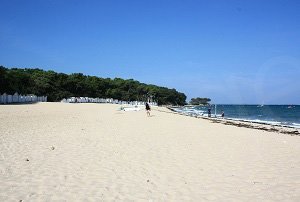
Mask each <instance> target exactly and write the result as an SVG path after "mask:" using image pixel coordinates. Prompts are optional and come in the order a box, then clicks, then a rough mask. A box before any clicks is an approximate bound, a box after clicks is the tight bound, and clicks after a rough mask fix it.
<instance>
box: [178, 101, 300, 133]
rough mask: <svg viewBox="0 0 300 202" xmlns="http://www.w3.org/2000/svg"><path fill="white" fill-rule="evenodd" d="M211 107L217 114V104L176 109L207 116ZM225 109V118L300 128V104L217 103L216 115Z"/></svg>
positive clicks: (219, 114)
mask: <svg viewBox="0 0 300 202" xmlns="http://www.w3.org/2000/svg"><path fill="white" fill-rule="evenodd" d="M208 108H211V114H212V117H214V116H215V106H214V105H211V106H195V107H182V108H177V109H174V110H176V111H178V112H183V113H187V114H191V115H202V116H207V112H208ZM222 111H224V114H225V118H228V119H234V120H243V121H251V122H259V123H267V124H273V125H283V126H290V127H295V128H300V105H216V116H217V117H220V116H221V113H222Z"/></svg>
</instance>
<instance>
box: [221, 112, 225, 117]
mask: <svg viewBox="0 0 300 202" xmlns="http://www.w3.org/2000/svg"><path fill="white" fill-rule="evenodd" d="M221 116H222V119H223V118H224V116H225V113H224V111H222V114H221Z"/></svg>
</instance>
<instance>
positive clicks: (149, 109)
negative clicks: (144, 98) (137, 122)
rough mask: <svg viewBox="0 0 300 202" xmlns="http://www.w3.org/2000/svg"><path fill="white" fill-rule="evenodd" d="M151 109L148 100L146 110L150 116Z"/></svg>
mask: <svg viewBox="0 0 300 202" xmlns="http://www.w3.org/2000/svg"><path fill="white" fill-rule="evenodd" d="M150 111H151V108H150V105H149V104H148V102H146V112H147V116H150Z"/></svg>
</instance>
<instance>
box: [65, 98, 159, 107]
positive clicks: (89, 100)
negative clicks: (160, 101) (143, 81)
mask: <svg viewBox="0 0 300 202" xmlns="http://www.w3.org/2000/svg"><path fill="white" fill-rule="evenodd" d="M61 102H64V103H110V104H121V105H134V106H136V105H145V102H142V101H122V100H115V99H112V98H89V97H71V98H67V99H63V100H62V101H61ZM149 104H150V105H152V106H157V103H156V102H149Z"/></svg>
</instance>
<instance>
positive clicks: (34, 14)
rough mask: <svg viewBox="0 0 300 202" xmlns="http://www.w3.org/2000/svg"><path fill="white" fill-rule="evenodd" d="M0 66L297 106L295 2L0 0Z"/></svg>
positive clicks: (299, 27) (299, 76)
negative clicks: (126, 81)
mask: <svg viewBox="0 0 300 202" xmlns="http://www.w3.org/2000/svg"><path fill="white" fill-rule="evenodd" d="M0 3H1V4H0V5H1V12H0V65H3V66H5V67H20V68H25V67H26V68H31V67H32V68H36V67H38V68H42V69H45V70H54V71H57V72H64V73H74V72H82V73H84V74H87V75H96V76H99V77H105V78H106V77H110V78H115V77H120V78H125V79H129V78H133V79H135V80H138V81H141V82H144V83H148V84H155V85H159V86H166V87H168V88H176V89H177V90H178V91H180V92H184V93H185V94H186V95H187V96H188V99H190V98H192V97H209V98H211V99H212V102H213V103H234V104H246V103H247V104H253V103H263V104H300V23H299V22H300V1H297V0H294V1H292V0H258V1H256V0H247V1H246V0H244V1H238V0H237V1H230V0H226V1H225V0H206V1H201V0H193V1H191V0H180V1H179V0H160V1H155V0H147V1H146V0H127V1H125V0H106V1H100V0H99V1H97V0H86V1H83V0H81V1H79V0H72V1H71V0H26V1H23V0H19V1H16V0H0Z"/></svg>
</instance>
